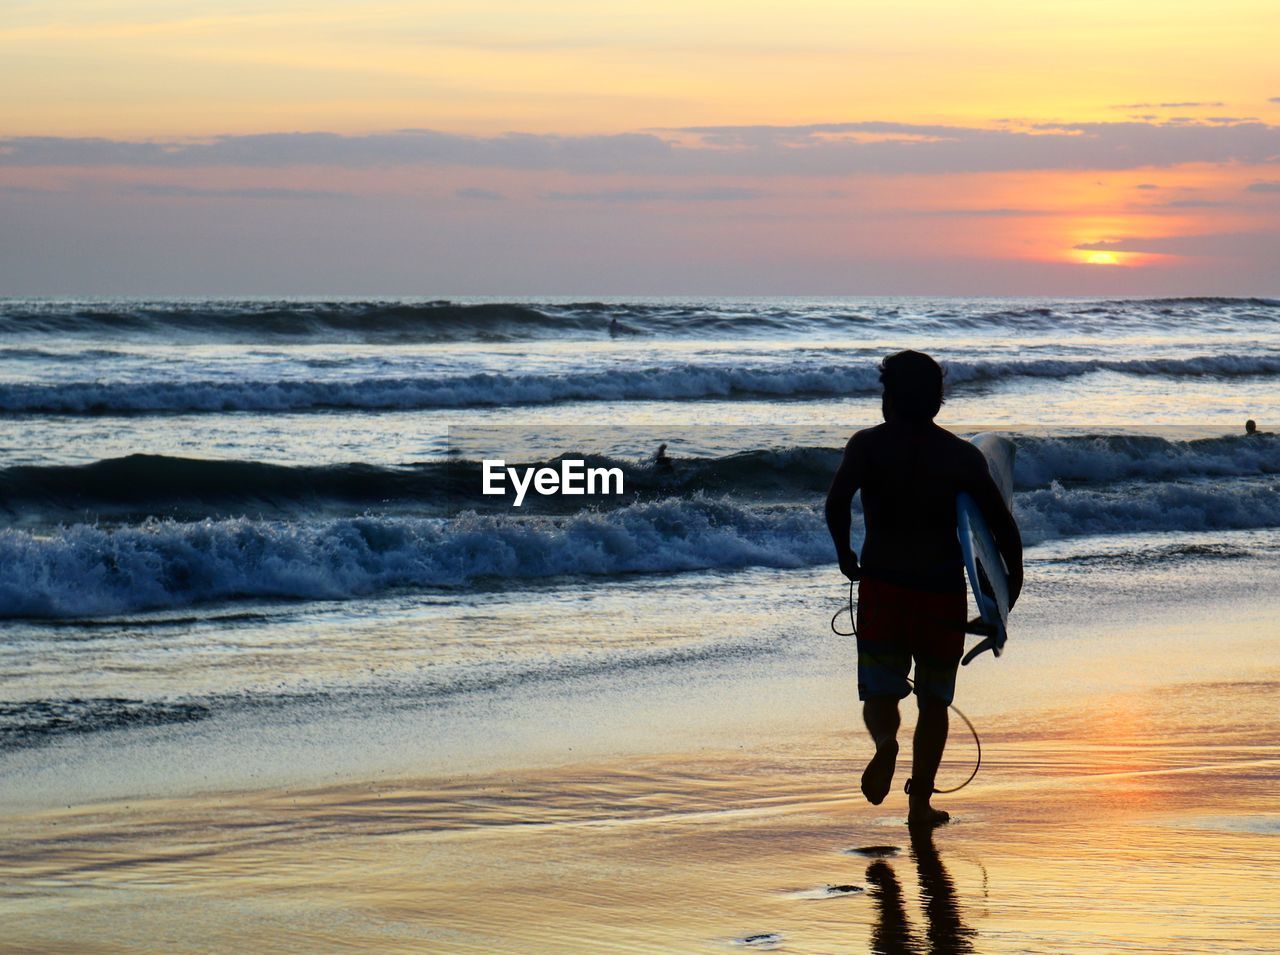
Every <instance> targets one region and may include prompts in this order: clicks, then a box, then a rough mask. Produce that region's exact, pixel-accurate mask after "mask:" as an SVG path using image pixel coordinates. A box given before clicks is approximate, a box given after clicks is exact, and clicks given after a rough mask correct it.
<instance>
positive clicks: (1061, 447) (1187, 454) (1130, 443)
mask: <svg viewBox="0 0 1280 955" xmlns="http://www.w3.org/2000/svg"><path fill="white" fill-rule="evenodd" d="M1013 437H1014V441H1015V443H1016V445H1017V448H1018V452H1017V456H1016V458H1015V459H1014V484H1015V486H1016V487H1017V488H1019V489H1024V490H1025V489H1031V488H1042V487H1045V486H1047V485H1049V484H1051V483H1052V482H1055V481H1057V482H1060V483H1064V484H1089V483H1092V484H1098V483H1105V482H1114V481H1125V480H1147V481H1177V480H1183V479H1187V478H1199V477H1252V476H1262V475H1268V474H1280V439H1277V438H1276V437H1275V436H1273V435H1257V436H1255V437H1246V436H1244V435H1238V436H1237V435H1231V436H1226V437H1221V438H1200V439H1196V440H1192V441H1174V440H1170V439H1168V438H1162V437H1158V436H1155V435H1139V434H1097V435H1079V436H1071V437H1036V436H1032V435H1016V436H1013Z"/></svg>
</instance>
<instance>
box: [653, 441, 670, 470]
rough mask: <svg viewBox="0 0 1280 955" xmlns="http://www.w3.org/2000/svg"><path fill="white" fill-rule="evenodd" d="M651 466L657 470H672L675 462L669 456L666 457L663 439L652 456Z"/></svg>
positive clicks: (665, 446)
mask: <svg viewBox="0 0 1280 955" xmlns="http://www.w3.org/2000/svg"><path fill="white" fill-rule="evenodd" d="M653 466H654V467H655V468H657V469H658V470H659V471H674V470H675V464H674V463H672V461H671V458H669V457H667V443H666V442H665V441H664V442H662V444H660V445H658V451H657V453H656V454H654V456H653Z"/></svg>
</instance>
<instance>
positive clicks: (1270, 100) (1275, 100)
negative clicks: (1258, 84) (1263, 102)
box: [1267, 96, 1280, 103]
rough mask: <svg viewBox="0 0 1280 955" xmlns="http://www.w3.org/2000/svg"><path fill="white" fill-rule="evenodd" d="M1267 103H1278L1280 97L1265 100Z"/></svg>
mask: <svg viewBox="0 0 1280 955" xmlns="http://www.w3.org/2000/svg"><path fill="white" fill-rule="evenodd" d="M1267 102H1268V103H1280V96H1272V97H1271V98H1270V99H1268V100H1267Z"/></svg>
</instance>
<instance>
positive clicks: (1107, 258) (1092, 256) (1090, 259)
mask: <svg viewBox="0 0 1280 955" xmlns="http://www.w3.org/2000/svg"><path fill="white" fill-rule="evenodd" d="M1085 261H1086V262H1087V263H1089V264H1090V265H1119V264H1120V259H1119V258H1117V257H1116V254H1115V253H1114V252H1090V253H1089V254H1088V255H1087V256H1085Z"/></svg>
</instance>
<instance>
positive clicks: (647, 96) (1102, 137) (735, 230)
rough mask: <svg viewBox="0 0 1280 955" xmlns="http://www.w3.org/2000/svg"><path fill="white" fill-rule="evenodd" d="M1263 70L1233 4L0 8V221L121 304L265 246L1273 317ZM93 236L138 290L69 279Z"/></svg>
mask: <svg viewBox="0 0 1280 955" xmlns="http://www.w3.org/2000/svg"><path fill="white" fill-rule="evenodd" d="M1277 40H1280V7H1277V6H1276V5H1275V4H1274V3H1273V2H1252V0H1251V2H1240V0H1235V2H1232V0H1226V2H1220V3H1217V4H1213V5H1206V4H1203V3H1199V2H1197V3H1188V2H1180V0H1179V2H1168V0H1165V2H1161V3H1154V2H1137V3H1133V2H1131V3H1125V4H1117V3H1099V2H1091V0H1073V2H1058V0H1050V2H1038V3H1033V4H1028V3H1025V2H1019V3H1012V2H987V3H981V4H957V3H954V2H934V0H929V2H923V0H915V2H911V0H908V2H892V3H890V2H880V3H863V2H850V0H794V2H791V3H788V4H785V5H784V4H778V3H775V2H769V3H755V2H745V0H738V2H732V3H730V2H719V0H701V2H690V0H683V2H668V0H648V2H644V3H633V2H611V3H606V4H600V3H585V2H568V0H560V2H535V0H519V2H483V0H471V2H428V3H421V2H419V3H390V2H388V3H383V2H376V0H375V2H369V3H359V4H354V3H335V2H326V0H309V2H301V0H262V2H258V3H247V2H231V0H217V2H215V0H200V2H192V0H187V2H184V0H168V2H158V0H60V2H59V3H57V4H50V3H47V2H11V3H9V4H6V9H5V13H4V14H3V18H2V19H0V211H4V212H5V213H6V214H7V215H9V216H10V217H14V218H13V219H12V221H19V222H22V223H23V224H24V225H25V226H26V228H27V229H28V230H34V231H33V233H29V234H34V235H35V236H36V241H35V243H34V245H36V246H38V247H39V248H41V249H44V250H45V251H46V253H47V252H48V250H50V249H53V250H56V251H59V252H60V253H61V254H62V257H63V261H60V262H58V268H57V271H56V273H55V272H54V271H53V267H52V266H49V267H48V269H47V271H48V276H45V278H49V277H51V276H53V275H55V274H56V275H59V276H62V279H59V281H67V279H66V276H68V275H76V274H82V273H83V274H86V275H106V274H110V275H112V276H113V277H114V278H113V281H116V280H117V279H118V280H119V281H121V282H125V279H124V278H123V277H121V276H122V274H127V275H132V276H133V277H134V279H135V280H136V281H135V282H134V285H136V286H138V288H139V290H141V289H142V288H144V287H152V286H153V287H155V288H161V287H167V286H166V283H165V282H164V281H162V279H163V278H164V277H165V276H172V275H182V276H184V277H185V278H184V279H183V282H185V283H187V284H190V281H192V280H196V279H199V278H200V276H201V272H200V264H199V263H200V262H201V261H202V260H203V261H204V262H205V264H206V267H207V266H208V258H209V257H208V249H209V248H211V247H215V246H216V244H217V242H218V241H219V240H223V241H236V242H244V243H247V244H248V246H250V247H254V246H255V244H260V245H261V250H262V252H263V254H269V253H266V251H265V250H267V249H268V248H274V247H276V246H277V245H278V242H279V239H280V236H281V235H289V234H294V235H296V236H298V241H299V242H302V243H303V245H304V246H306V247H307V248H309V249H310V250H311V251H313V252H314V253H315V255H316V256H320V257H323V256H324V255H329V256H333V257H334V261H335V263H339V264H340V263H344V262H346V263H350V265H351V275H353V276H355V275H374V276H379V277H380V280H381V281H385V282H387V283H389V284H390V285H394V286H396V287H395V288H388V291H397V292H406V293H408V292H416V291H422V292H426V293H430V292H436V291H439V292H444V293H449V292H451V293H461V292H489V291H492V292H494V293H511V292H518V291H523V290H527V291H529V292H543V291H553V290H556V289H557V287H559V288H561V289H562V290H563V291H565V292H574V291H578V290H584V291H585V290H587V289H584V288H582V285H583V282H584V281H585V280H587V279H590V277H592V276H597V277H600V279H601V281H603V282H605V283H606V284H608V283H613V285H614V286H617V291H619V292H641V291H643V292H649V293H653V294H659V293H661V292H663V291H670V292H671V293H673V294H679V293H685V292H696V291H705V292H713V291H715V292H726V293H731V292H734V291H751V292H753V293H761V292H766V291H772V290H776V291H777V292H779V293H787V294H798V293H803V292H804V291H806V290H812V291H814V292H823V293H830V292H847V293H851V294H853V293H858V292H866V293H879V292H910V291H915V290H918V291H921V292H927V293H935V292H942V291H948V290H955V291H957V292H975V291H984V290H985V291H990V292H992V293H998V292H1003V291H1007V292H1018V293H1026V292H1029V291H1033V290H1036V289H1038V288H1043V290H1044V291H1045V293H1046V294H1061V293H1063V292H1065V291H1070V290H1074V289H1076V288H1079V289H1080V290H1081V292H1082V294H1093V293H1094V292H1097V293H1104V292H1105V293H1120V292H1125V291H1126V290H1129V289H1132V291H1133V292H1134V293H1135V294H1137V293H1140V294H1153V293H1160V292H1162V291H1165V290H1167V291H1168V292H1169V293H1171V294H1172V293H1174V292H1177V293H1184V292H1188V291H1197V290H1201V289H1202V287H1203V286H1204V285H1205V283H1207V282H1212V283H1215V284H1216V285H1221V286H1223V287H1221V288H1214V289H1213V291H1215V292H1223V291H1231V290H1234V291H1237V292H1241V293H1244V292H1254V293H1259V294H1270V293H1273V292H1275V291H1277V289H1276V288H1272V287H1267V283H1268V282H1272V281H1274V280H1273V279H1271V278H1270V277H1269V276H1270V275H1271V273H1272V272H1274V271H1275V270H1274V269H1273V268H1272V267H1271V264H1272V263H1273V262H1274V261H1276V256H1277V255H1280V237H1278V234H1280V163H1277V161H1276V160H1277V158H1278V157H1280V76H1277V75H1276V71H1275V69H1274V67H1273V62H1274V58H1275V57H1274V49H1275V46H1276V41H1277ZM841 124H849V125H841ZM868 124H883V125H880V126H872V125H868ZM813 126H820V127H822V128H819V129H814V128H812V127H813ZM691 127H694V128H696V131H690V128H691ZM757 127H769V128H767V129H759V128H757ZM401 130H431V131H434V132H436V133H438V134H440V136H439V137H437V138H435V139H428V138H427V137H426V136H425V134H417V133H403V132H397V131H401ZM308 132H327V133H333V134H339V136H341V137H344V138H341V139H338V138H336V137H335V138H333V139H330V140H326V141H323V142H320V141H313V140H304V139H301V138H298V137H293V138H289V137H278V136H274V135H272V134H296V133H308ZM510 133H520V134H529V135H527V136H526V137H523V138H514V137H511V136H509V135H507V134H510ZM254 134H266V136H267V137H268V138H255V135H254ZM31 137H38V139H32V138H31ZM219 137H221V138H219ZM87 138H92V141H86V140H87ZM148 143H150V144H153V146H154V151H153V152H152V153H146V152H145V151H140V150H139V149H138V148H137V147H138V146H139V145H140V144H148ZM202 146H203V147H211V148H203V149H201V148H199V147H202ZM339 207H340V208H339ZM389 207H390V208H394V212H393V213H388V211H387V210H388V208H389ZM328 221H342V222H345V223H346V224H347V226H348V228H350V229H359V228H364V229H368V230H369V232H368V234H365V235H362V236H355V235H353V236H352V237H351V238H350V243H351V244H350V245H349V246H348V245H347V244H345V243H344V241H339V240H336V239H334V240H330V241H329V242H328V243H324V242H319V241H316V240H314V237H313V236H311V235H310V230H313V229H314V228H315V223H317V222H321V223H323V222H328ZM380 223H388V224H393V227H391V228H389V229H386V230H384V229H381V228H379V225H380ZM183 224H186V226H187V227H188V228H187V232H186V233H185V238H184V232H183V229H182V225H183ZM113 228H115V229H117V230H118V234H120V235H122V236H127V237H129V241H130V242H134V243H136V244H137V247H138V250H139V252H138V256H139V260H138V261H133V262H130V261H127V260H122V259H120V257H119V256H118V255H117V256H115V257H113V258H111V260H110V261H111V266H110V268H109V267H108V265H107V263H106V261H105V260H104V261H95V260H92V256H91V253H88V252H82V253H80V254H81V258H80V259H77V258H75V257H74V256H70V254H69V251H68V250H72V249H84V248H90V247H91V246H92V243H93V242H94V241H99V240H101V239H102V237H104V236H110V235H112V234H113V233H112V229H113ZM290 229H293V230H294V232H292V233H290V231H289V230H290ZM619 230H621V231H624V232H625V233H626V234H627V236H628V237H629V238H628V240H627V241H625V242H619V241H618V240H617V239H616V237H615V236H614V235H613V233H615V232H617V231H619ZM383 232H386V236H384V237H381V238H380V235H381V233H383ZM443 234H450V235H453V236H455V237H457V238H458V240H459V241H460V242H463V243H465V244H468V245H469V246H470V247H471V248H472V249H473V253H474V254H473V257H472V259H465V260H463V259H459V258H458V251H457V250H456V249H453V248H450V249H447V250H442V249H441V248H439V247H438V246H439V244H440V243H441V242H442V241H443V240H442V239H441V238H440V236H441V235H443ZM357 238H361V239H363V241H357ZM184 241H185V242H187V244H188V245H189V257H188V258H187V259H183V258H181V257H180V256H178V257H177V258H175V255H177V253H176V252H175V251H174V249H173V244H174V243H175V242H177V243H178V244H179V247H181V246H182V244H183V242H184ZM530 242H536V243H537V246H538V247H537V248H533V247H531V246H529V245H527V244H526V243H530ZM406 244H408V246H409V247H410V248H413V247H414V246H415V244H416V247H417V248H419V250H420V251H421V252H422V254H423V255H424V256H429V255H434V260H441V257H442V253H443V252H447V253H448V254H447V255H443V260H446V261H448V262H449V263H451V265H450V267H449V268H447V269H446V268H444V266H441V268H440V270H439V271H433V270H432V269H431V268H429V267H426V268H424V266H423V265H422V262H421V259H415V258H414V257H413V256H411V255H408V254H406V252H405V249H404V246H405V245H406ZM1080 246H1086V247H1088V248H1079V247H1080ZM160 248H163V251H164V255H163V256H162V257H163V258H164V260H165V262H166V263H167V266H166V267H167V268H168V271H167V272H162V271H159V270H158V269H159V267H158V266H155V265H154V264H148V263H147V262H145V261H142V260H143V259H144V258H145V256H146V250H147V249H160ZM606 249H613V253H612V254H613V257H612V258H609V257H607V256H606ZM358 250H363V251H358ZM557 250H559V251H560V253H561V254H560V257H559V258H557V257H556V255H555V253H556V251H557ZM357 252H358V254H356V253H357ZM353 254H355V259H354V260H353V258H352V256H353ZM690 254H693V255H695V256H697V255H702V256H704V257H705V260H706V265H707V269H705V270H703V271H702V272H699V271H696V270H691V269H690V268H689V264H688V261H687V257H688V255H690ZM584 255H585V256H587V259H588V260H589V264H588V263H585V262H584V261H583V256H584ZM84 256H89V260H85V259H84V258H83V257H84ZM675 256H679V258H678V260H677V258H674V257H675ZM231 258H232V259H234V256H232V257H231ZM45 259H47V254H46V256H45V257H44V258H41V257H38V256H37V255H36V254H35V252H34V251H33V246H32V244H23V245H14V246H4V247H0V279H6V280H8V281H9V282H10V284H15V283H16V285H17V286H18V287H22V285H23V283H24V282H28V281H32V280H33V273H32V271H31V270H32V268H33V267H35V268H36V269H37V273H39V272H40V265H39V263H40V262H41V261H45ZM302 259H305V256H302V257H300V260H302ZM292 261H293V260H292V259H289V260H287V261H286V259H284V258H282V259H281V261H280V268H279V269H278V270H277V271H276V272H275V273H274V274H277V275H279V276H280V279H281V283H282V285H283V286H288V288H287V289H286V288H283V287H282V288H281V289H280V291H286V290H288V291H307V290H310V289H308V288H305V287H304V286H305V285H306V283H307V282H308V281H310V280H311V279H312V277H313V275H314V274H315V273H313V272H312V271H311V270H310V269H301V270H300V269H299V268H298V267H297V265H296V263H295V264H293V265H291V264H289V263H290V262H292ZM735 261H736V262H738V263H739V265H740V268H738V269H735V268H734V262H735ZM224 265H225V267H223V268H221V270H218V269H213V270H212V271H206V272H205V273H204V274H205V277H206V278H207V279H208V281H209V282H210V283H211V284H213V285H215V286H217V288H219V289H221V288H224V287H225V290H226V291H227V292H229V293H231V292H236V291H250V290H255V289H256V287H257V286H258V285H260V284H261V283H262V282H264V281H266V282H269V281H270V278H269V276H270V274H272V273H264V274H262V275H259V274H257V273H255V272H254V271H253V270H248V271H246V270H245V269H244V268H239V269H237V267H234V266H233V263H232V262H231V260H228V262H227V263H224ZM459 266H465V267H461V268H460V267H459ZM122 267H123V268H124V273H121V271H120V269H121V268H122ZM361 268H363V271H360V270H361ZM77 269H79V271H77ZM975 269H976V270H977V271H976V272H975V271H974V270H975ZM1101 273H1124V274H1123V275H1117V274H1108V275H1102V274H1101ZM318 274H321V275H327V276H334V275H341V274H343V273H342V270H341V269H338V271H337V272H335V271H334V270H333V269H328V270H324V269H322V270H320V271H319V273H318ZM462 276H466V278H465V281H464V280H463V279H462V278H461V277H462ZM761 276H768V280H769V282H771V283H773V284H772V285H770V286H769V287H767V288H762V287H758V286H759V284H760V280H761ZM984 276H986V277H987V280H986V281H985V284H984V281H983V277H984ZM531 277H536V278H537V281H536V282H532V283H531V282H530V279H531ZM961 279H962V280H961ZM451 280H456V281H459V282H461V283H462V284H461V285H460V286H457V287H454V286H450V285H449V284H448V283H449V281H451ZM704 280H705V281H704ZM873 280H874V281H873ZM913 282H915V283H916V284H917V285H918V286H919V287H918V289H917V288H916V287H915V286H913V284H912V283H913ZM148 283H151V286H148ZM406 283H407V284H406ZM414 283H424V284H426V285H428V286H429V287H424V288H421V289H419V288H417V287H416V286H414V287H408V286H410V285H413V284H414ZM522 283H523V284H522ZM37 284H40V285H42V287H43V285H45V284H47V283H45V282H44V279H41V281H40V282H38V283H37ZM126 284H128V283H127V282H126ZM179 284H182V283H179ZM530 284H536V285H538V286H539V287H538V288H532V287H530V288H527V289H526V288H524V286H525V285H530ZM134 285H129V286H128V287H129V289H130V290H133V288H134ZM240 285H243V286H246V287H245V288H240V287H239V286H240ZM250 285H252V286H255V289H250V288H248V286H250ZM624 285H625V286H627V287H623V286H624ZM702 285H705V287H700V286H702ZM463 286H465V287H463ZM739 286H742V287H739ZM746 286H750V288H747V287H746ZM879 286H884V287H879ZM175 287H176V286H175ZM183 287H185V285H184V286H183ZM1228 287H1229V288H1228ZM33 288H34V286H33ZM210 290H216V289H203V288H202V289H201V291H210ZM591 290H592V291H597V292H604V291H609V290H610V289H609V288H604V287H601V288H593V289H591ZM1205 290H1207V289H1205ZM263 291H274V289H265V288H264V289H263ZM316 291H341V289H324V290H320V289H316Z"/></svg>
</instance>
